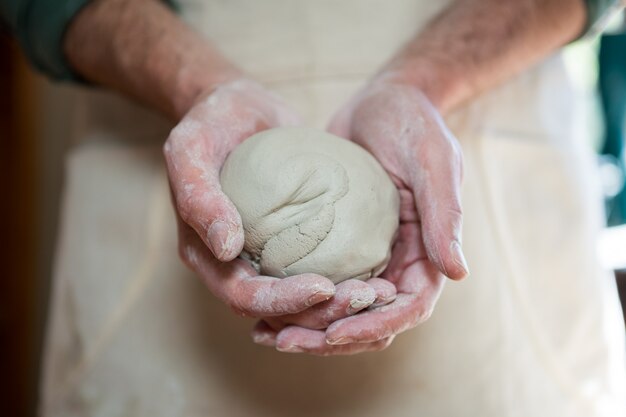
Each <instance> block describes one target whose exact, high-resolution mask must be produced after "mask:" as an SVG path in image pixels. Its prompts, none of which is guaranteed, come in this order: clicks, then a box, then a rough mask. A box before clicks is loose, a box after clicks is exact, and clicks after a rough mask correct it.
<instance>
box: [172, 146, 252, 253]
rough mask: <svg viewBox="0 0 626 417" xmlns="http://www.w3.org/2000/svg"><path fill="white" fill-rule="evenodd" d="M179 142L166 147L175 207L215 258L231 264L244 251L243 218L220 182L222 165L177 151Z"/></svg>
mask: <svg viewBox="0 0 626 417" xmlns="http://www.w3.org/2000/svg"><path fill="white" fill-rule="evenodd" d="M174 142H175V139H174V140H172V137H171V136H170V139H168V142H166V144H165V146H164V154H165V159H166V162H167V168H168V175H169V181H170V186H171V189H172V194H173V197H174V206H175V209H176V211H177V212H178V214H179V215H180V217H181V218H182V220H183V221H184V222H185V223H187V224H188V225H189V226H191V227H192V228H193V229H194V230H195V231H196V233H197V234H198V236H199V237H200V238H201V239H202V241H203V242H204V244H205V245H206V246H208V247H209V249H210V250H211V252H212V253H213V255H214V256H215V257H216V258H217V259H218V260H220V261H223V262H227V261H231V260H233V259H234V258H236V257H237V256H238V255H239V253H240V252H241V251H242V249H243V244H244V233H243V225H242V222H241V216H240V215H239V212H238V211H237V208H236V207H235V205H234V204H233V202H232V201H230V199H229V198H228V197H227V196H226V194H224V192H223V191H222V187H221V185H220V182H219V164H217V163H216V162H214V161H212V159H211V158H210V157H208V156H206V155H204V153H203V152H202V151H201V149H200V150H199V152H198V153H199V155H198V153H196V152H190V151H189V149H187V150H186V151H185V152H180V151H178V150H177V148H179V146H176V144H175V143H174Z"/></svg>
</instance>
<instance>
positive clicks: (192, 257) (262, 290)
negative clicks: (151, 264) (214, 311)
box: [178, 221, 335, 317]
mask: <svg viewBox="0 0 626 417" xmlns="http://www.w3.org/2000/svg"><path fill="white" fill-rule="evenodd" d="M178 224H179V229H180V231H179V239H180V242H179V245H180V249H179V250H180V254H181V257H182V258H183V260H184V261H185V263H186V264H187V265H188V266H189V267H191V268H192V269H193V270H194V271H195V272H196V273H197V274H198V275H199V276H200V278H201V279H202V280H203V281H204V283H205V284H206V286H207V287H208V288H209V290H210V291H211V292H212V293H213V294H214V295H215V296H217V297H218V298H220V299H221V300H222V301H224V302H225V303H226V304H227V305H228V306H230V307H231V308H232V309H233V310H235V311H236V312H237V313H239V314H240V315H243V316H251V317H268V316H281V315H285V314H294V313H298V312H300V311H302V310H305V309H307V308H309V307H311V306H313V305H315V304H317V303H320V302H323V301H326V300H328V299H329V298H331V297H332V296H333V295H334V294H335V285H334V284H333V282H332V281H330V280H329V279H328V278H325V277H322V276H320V275H316V274H301V275H294V276H291V277H287V278H283V279H278V278H274V277H267V276H257V275H255V271H254V269H253V268H252V267H251V266H250V264H249V263H248V262H247V261H244V260H242V259H235V260H233V261H231V262H220V261H218V260H216V259H215V258H214V257H213V255H211V253H210V252H209V251H208V250H207V249H206V247H205V246H204V244H203V242H202V241H201V240H200V239H199V238H198V237H197V235H196V234H195V233H194V232H193V230H190V227H189V226H187V225H186V224H185V223H184V222H182V221H179V222H178Z"/></svg>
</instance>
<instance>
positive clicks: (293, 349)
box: [276, 345, 304, 353]
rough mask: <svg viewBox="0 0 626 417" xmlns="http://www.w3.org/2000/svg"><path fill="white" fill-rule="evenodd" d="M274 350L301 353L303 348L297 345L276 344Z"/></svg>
mask: <svg viewBox="0 0 626 417" xmlns="http://www.w3.org/2000/svg"><path fill="white" fill-rule="evenodd" d="M276 350H277V351H279V352H286V353H301V352H304V349H303V348H301V347H300V346H298V345H289V346H284V347H281V346H276Z"/></svg>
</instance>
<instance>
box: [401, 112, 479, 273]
mask: <svg viewBox="0 0 626 417" xmlns="http://www.w3.org/2000/svg"><path fill="white" fill-rule="evenodd" d="M434 120H439V119H438V118H434ZM432 134H433V135H437V136H439V137H440V139H439V140H437V141H430V142H428V143H429V144H430V147H428V148H427V147H425V146H424V147H421V148H418V151H417V156H416V158H417V160H418V164H416V165H418V166H419V167H420V168H419V169H416V170H415V171H414V172H412V174H411V177H410V180H411V182H412V184H411V186H412V189H413V194H414V196H415V205H416V207H417V211H418V213H419V216H420V221H421V224H422V233H423V239H424V243H425V247H426V252H427V253H428V257H429V258H430V260H431V262H433V263H434V264H435V265H437V267H438V268H439V270H440V271H441V272H443V273H444V274H445V275H446V276H448V277H449V278H452V279H462V278H464V277H466V276H467V275H468V274H469V269H468V266H467V262H466V260H465V256H464V255H463V250H462V248H461V229H462V224H463V212H462V208H461V181H462V178H463V162H462V161H463V158H462V154H461V149H460V146H459V144H458V142H457V141H456V139H455V138H454V137H453V136H452V134H451V133H450V132H449V131H448V129H447V128H446V127H445V126H444V125H443V123H441V125H438V126H437V129H433V133H432ZM422 148H423V150H422ZM425 173H426V174H425Z"/></svg>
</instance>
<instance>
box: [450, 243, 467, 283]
mask: <svg viewBox="0 0 626 417" xmlns="http://www.w3.org/2000/svg"><path fill="white" fill-rule="evenodd" d="M450 253H451V254H452V257H453V258H454V262H455V263H456V264H457V265H458V266H460V267H461V268H462V269H463V271H465V274H464V276H467V275H469V268H468V267H467V261H466V260H465V256H464V255H463V250H462V249H461V245H460V244H459V242H457V241H456V240H455V241H453V242H452V243H451V244H450Z"/></svg>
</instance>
